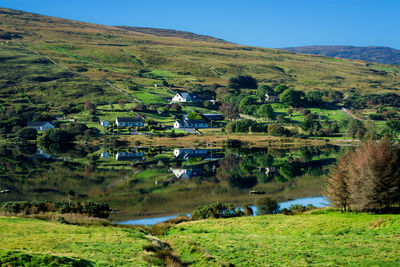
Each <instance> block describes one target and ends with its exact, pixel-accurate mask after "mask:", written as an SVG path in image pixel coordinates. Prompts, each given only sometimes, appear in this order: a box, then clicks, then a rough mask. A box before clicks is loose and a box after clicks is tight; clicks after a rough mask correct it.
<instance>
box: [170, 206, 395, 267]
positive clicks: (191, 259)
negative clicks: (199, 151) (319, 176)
mask: <svg viewBox="0 0 400 267" xmlns="http://www.w3.org/2000/svg"><path fill="white" fill-rule="evenodd" d="M164 239H165V240H166V241H167V242H169V243H170V244H171V245H172V247H173V249H174V250H175V251H176V252H177V253H178V254H179V257H180V258H181V259H182V260H183V261H184V263H186V264H190V265H193V266H220V265H228V264H234V265H235V266H270V265H272V266H306V265H317V266H399V265H400V258H399V257H398V255H400V254H399V253H400V244H399V242H400V215H370V214H341V213H336V212H329V213H327V214H309V215H296V216H284V215H272V216H259V217H242V218H232V219H220V220H204V221H196V222H187V223H183V224H179V225H176V226H175V227H173V228H172V229H171V230H169V232H168V233H167V235H166V236H165V238H164Z"/></svg>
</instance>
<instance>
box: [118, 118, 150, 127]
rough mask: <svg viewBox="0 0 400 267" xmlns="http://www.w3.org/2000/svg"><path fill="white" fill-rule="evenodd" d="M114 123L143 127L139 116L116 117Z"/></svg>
mask: <svg viewBox="0 0 400 267" xmlns="http://www.w3.org/2000/svg"><path fill="white" fill-rule="evenodd" d="M115 124H116V125H117V126H118V127H120V126H134V127H143V125H144V122H143V118H141V117H118V118H116V119H115Z"/></svg>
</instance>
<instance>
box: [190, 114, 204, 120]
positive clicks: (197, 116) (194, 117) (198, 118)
mask: <svg viewBox="0 0 400 267" xmlns="http://www.w3.org/2000/svg"><path fill="white" fill-rule="evenodd" d="M188 119H189V120H201V119H202V118H201V116H200V115H199V114H197V113H196V112H190V113H189V114H188Z"/></svg>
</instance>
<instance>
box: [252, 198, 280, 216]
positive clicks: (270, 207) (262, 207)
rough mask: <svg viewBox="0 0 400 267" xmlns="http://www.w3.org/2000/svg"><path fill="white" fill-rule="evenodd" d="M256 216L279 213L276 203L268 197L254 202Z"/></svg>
mask: <svg viewBox="0 0 400 267" xmlns="http://www.w3.org/2000/svg"><path fill="white" fill-rule="evenodd" d="M256 206H257V208H258V212H257V215H266V214H277V213H278V212H279V204H278V201H276V200H275V199H272V198H270V197H262V198H259V199H257V200H256Z"/></svg>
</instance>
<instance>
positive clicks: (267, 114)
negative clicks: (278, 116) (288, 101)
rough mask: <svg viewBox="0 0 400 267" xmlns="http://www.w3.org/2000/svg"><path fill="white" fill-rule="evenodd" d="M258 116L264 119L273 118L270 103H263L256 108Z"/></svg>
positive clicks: (273, 113) (273, 114)
mask: <svg viewBox="0 0 400 267" xmlns="http://www.w3.org/2000/svg"><path fill="white" fill-rule="evenodd" d="M257 115H258V116H259V117H262V118H265V119H266V120H273V119H275V112H274V109H273V108H272V107H271V105H267V104H263V105H261V106H260V107H259V108H258V110H257Z"/></svg>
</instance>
